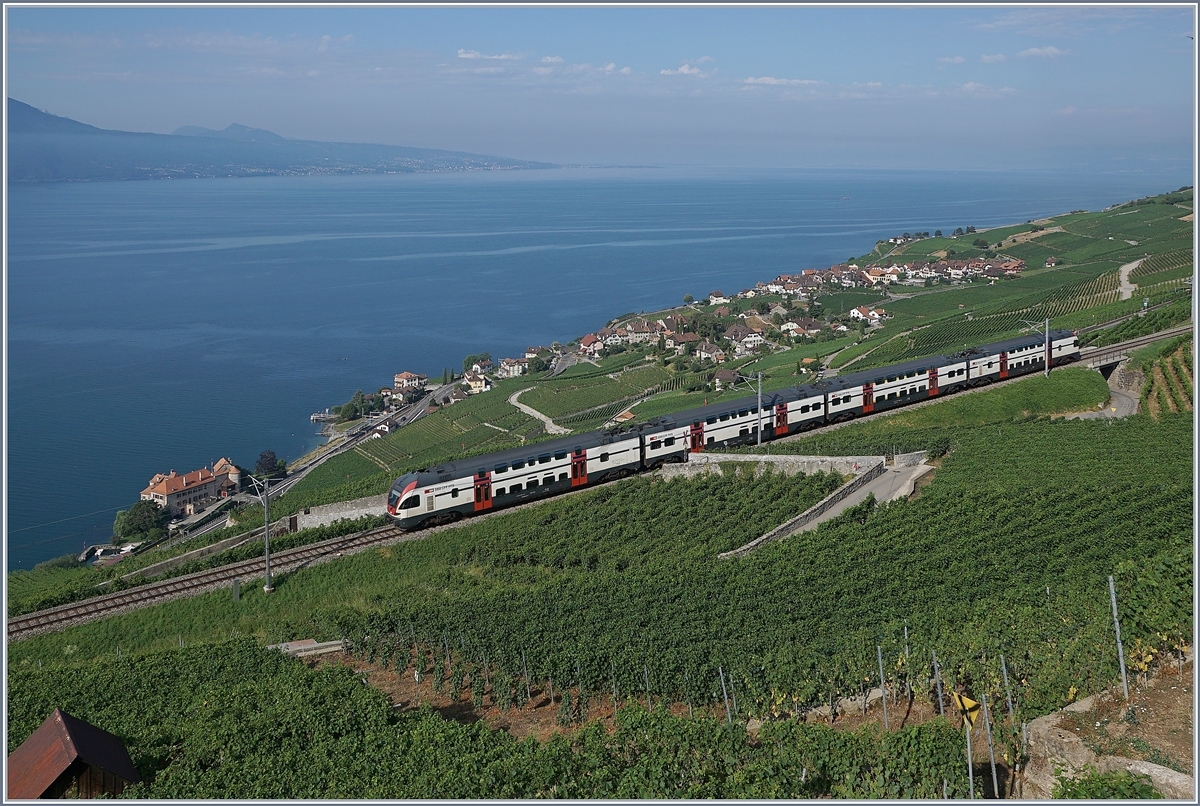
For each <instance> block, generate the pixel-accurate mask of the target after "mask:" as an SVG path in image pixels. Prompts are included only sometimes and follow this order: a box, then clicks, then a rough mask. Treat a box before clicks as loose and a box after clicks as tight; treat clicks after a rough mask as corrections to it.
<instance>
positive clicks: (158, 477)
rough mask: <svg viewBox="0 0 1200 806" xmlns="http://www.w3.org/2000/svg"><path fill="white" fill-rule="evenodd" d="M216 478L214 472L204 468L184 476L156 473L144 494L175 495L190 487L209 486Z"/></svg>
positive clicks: (174, 473) (173, 473) (172, 473)
mask: <svg viewBox="0 0 1200 806" xmlns="http://www.w3.org/2000/svg"><path fill="white" fill-rule="evenodd" d="M214 478H216V477H215V476H213V474H212V472H211V471H210V470H209V469H208V468H206V467H202V468H200V469H199V470H193V471H192V472H191V473H184V474H183V475H182V476H181V475H179V474H178V473H176V472H175V471H174V470H172V471H171V473H170V475H166V476H164V475H163V474H162V473H155V474H154V478H152V479H150V484H149V485H147V487H146V489H144V490H142V493H143V494H145V493H154V494H155V495H174V494H175V493H179V492H183V491H184V490H186V489H188V488H189V487H196V486H199V485H201V484H207V483H208V482H210V481H212V480H213V479H214Z"/></svg>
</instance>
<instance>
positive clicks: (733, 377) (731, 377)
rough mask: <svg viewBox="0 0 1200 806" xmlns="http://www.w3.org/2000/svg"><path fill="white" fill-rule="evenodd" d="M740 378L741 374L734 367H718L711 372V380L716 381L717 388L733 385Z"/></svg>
mask: <svg viewBox="0 0 1200 806" xmlns="http://www.w3.org/2000/svg"><path fill="white" fill-rule="evenodd" d="M740 380H742V376H741V375H739V374H738V372H737V370H734V369H719V370H717V371H716V372H714V373H713V381H714V382H715V383H716V385H717V389H718V390H720V389H723V388H725V387H728V386H733V385H734V384H736V383H737V382H738V381H740Z"/></svg>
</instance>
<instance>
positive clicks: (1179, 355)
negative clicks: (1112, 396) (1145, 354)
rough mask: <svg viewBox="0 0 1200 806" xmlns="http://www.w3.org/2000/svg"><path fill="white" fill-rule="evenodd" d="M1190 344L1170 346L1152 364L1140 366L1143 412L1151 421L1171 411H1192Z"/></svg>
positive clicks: (1191, 353) (1193, 394)
mask: <svg viewBox="0 0 1200 806" xmlns="http://www.w3.org/2000/svg"><path fill="white" fill-rule="evenodd" d="M1192 359H1193V342H1192V340H1191V339H1190V338H1189V339H1188V340H1186V341H1185V342H1184V343H1182V344H1179V345H1176V344H1169V345H1167V346H1165V347H1163V348H1162V349H1161V350H1160V351H1159V355H1158V357H1157V358H1156V359H1154V360H1153V361H1150V362H1148V363H1146V364H1144V365H1143V366H1142V372H1143V373H1144V374H1145V376H1146V385H1145V387H1144V389H1143V390H1142V410H1143V411H1145V412H1147V413H1148V414H1149V415H1150V416H1151V417H1153V418H1154V419H1156V420H1157V419H1159V418H1160V417H1162V416H1163V415H1164V414H1166V413H1168V412H1170V413H1171V414H1176V413H1179V412H1191V411H1192V409H1193V407H1194V405H1195V400H1196V394H1195V381H1194V375H1193V363H1192Z"/></svg>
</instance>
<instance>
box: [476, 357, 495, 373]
mask: <svg viewBox="0 0 1200 806" xmlns="http://www.w3.org/2000/svg"><path fill="white" fill-rule="evenodd" d="M492 366H493V365H492V359H490V358H485V359H483V360H482V361H476V362H475V363H474V364H472V365H471V371H472V372H476V373H479V374H480V375H482V374H483V373H485V372H487V371H489V370H490V369H491V368H492Z"/></svg>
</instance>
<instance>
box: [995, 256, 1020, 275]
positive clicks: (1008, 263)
mask: <svg viewBox="0 0 1200 806" xmlns="http://www.w3.org/2000/svg"><path fill="white" fill-rule="evenodd" d="M1000 270H1001V271H1002V272H1004V273H1005V274H1007V275H1009V276H1010V277H1019V276H1020V274H1021V272H1023V271H1025V261H1024V260H1005V261H1002V262H1001V263H1000Z"/></svg>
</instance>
